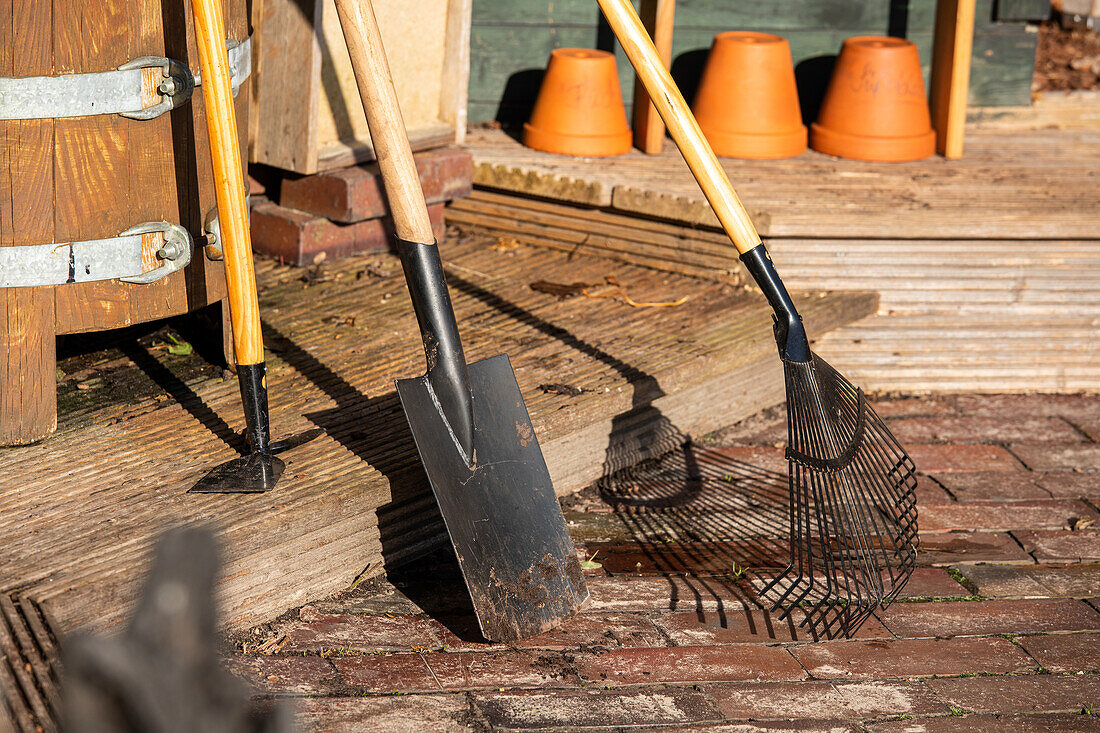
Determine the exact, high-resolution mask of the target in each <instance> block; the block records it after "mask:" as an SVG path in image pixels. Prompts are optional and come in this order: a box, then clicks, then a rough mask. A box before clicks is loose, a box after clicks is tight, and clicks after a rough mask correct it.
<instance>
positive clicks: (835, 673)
mask: <svg viewBox="0 0 1100 733" xmlns="http://www.w3.org/2000/svg"><path fill="white" fill-rule="evenodd" d="M791 653H792V654H793V655H794V656H795V658H796V659H798V661H799V662H801V663H802V665H803V666H804V667H805V668H806V669H807V670H808V671H809V672H810V675H811V676H812V677H816V678H818V679H844V678H847V677H853V678H857V677H858V678H871V679H876V678H877V679H889V678H898V677H930V676H933V675H935V676H943V675H959V674H1012V673H1017V672H1026V671H1028V670H1030V669H1033V668H1034V667H1035V665H1034V664H1033V663H1032V662H1031V660H1030V659H1029V658H1028V657H1027V655H1025V654H1024V653H1023V652H1022V651H1020V649H1018V648H1017V647H1016V646H1015V645H1014V644H1013V643H1012V642H1011V641H1009V640H1008V639H1001V638H994V639H897V640H894V641H885V640H884V641H826V642H820V643H817V644H803V645H801V646H796V647H791Z"/></svg>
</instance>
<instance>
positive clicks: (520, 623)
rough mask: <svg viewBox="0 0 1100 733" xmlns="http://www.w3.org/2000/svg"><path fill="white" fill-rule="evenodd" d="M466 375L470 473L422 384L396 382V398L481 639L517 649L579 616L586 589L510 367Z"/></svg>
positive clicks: (485, 365) (477, 368) (486, 364)
mask: <svg viewBox="0 0 1100 733" xmlns="http://www.w3.org/2000/svg"><path fill="white" fill-rule="evenodd" d="M468 369H469V375H470V391H471V393H472V395H473V417H474V420H473V422H474V451H473V461H472V462H471V464H470V465H468V464H467V462H466V460H464V457H463V455H462V453H461V451H460V449H459V448H458V445H457V444H456V443H455V441H454V439H453V438H452V436H451V432H450V428H449V427H448V425H447V422H446V420H445V419H444V418H443V416H442V414H441V413H440V412H439V408H438V407H437V404H438V403H437V401H436V400H435V397H434V395H433V394H432V392H431V391H430V389H429V386H428V381H427V379H426V378H425V377H419V378H417V379H400V380H398V381H397V393H398V395H399V396H400V397H401V404H402V406H403V407H404V408H405V415H406V417H407V418H408V420H409V427H410V428H411V429H412V434H413V439H414V440H415V441H416V447H417V450H418V451H419V453H420V458H421V460H422V462H423V464H424V468H425V470H426V471H427V474H428V479H429V481H430V482H431V486H432V491H433V492H434V494H435V498H436V501H437V502H438V503H439V508H440V511H441V512H442V514H443V520H444V522H445V523H446V526H447V532H448V534H450V537H451V544H453V545H454V548H455V552H456V553H457V555H458V563H459V566H460V567H461V569H462V575H463V577H464V578H465V580H466V587H467V588H468V589H469V591H470V598H471V600H472V601H473V606H474V610H475V611H476V612H477V618H478V623H479V624H480V626H481V632H482V634H483V635H484V636H485V638H486V639H488V640H489V641H515V640H518V639H525V638H528V637H530V636H534V635H536V634H539V633H541V632H543V631H547V630H549V629H551V628H553V627H554V626H557V625H558V624H559V623H560V622H561V621H562V620H563V619H565V618H567V617H568V616H571V615H573V614H574V613H576V612H577V611H578V610H579V609H580V607H581V605H582V604H583V603H584V602H585V601H587V600H588V589H587V587H586V585H585V582H584V577H583V574H582V573H581V567H580V563H579V562H578V560H577V554H576V550H575V549H574V546H573V541H572V540H571V539H570V537H569V531H568V529H567V528H566V526H565V518H564V517H563V516H562V513H561V507H560V506H559V504H558V501H557V498H556V497H555V496H554V487H553V485H552V484H551V481H550V472H549V471H548V470H547V468H546V461H545V460H544V459H543V457H542V450H541V449H540V448H539V444H538V440H537V439H536V438H535V431H534V428H532V426H531V418H530V416H529V415H528V414H527V407H526V406H525V405H524V403H523V396H522V395H521V394H520V391H519V385H518V384H517V383H516V377H515V373H514V372H513V371H512V364H511V362H510V361H509V360H508V357H507V356H506V355H503V354H502V355H500V356H495V357H493V358H491V359H484V360H482V361H479V362H475V363H474V364H471V365H469V367H468Z"/></svg>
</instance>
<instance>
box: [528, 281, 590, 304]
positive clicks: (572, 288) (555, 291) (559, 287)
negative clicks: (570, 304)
mask: <svg viewBox="0 0 1100 733" xmlns="http://www.w3.org/2000/svg"><path fill="white" fill-rule="evenodd" d="M590 287H592V285H591V284H589V283H582V282H575V283H554V282H550V281H549V280H536V281H535V282H533V283H531V289H532V290H534V291H535V292H536V293H547V294H548V295H554V296H556V297H557V298H558V300H565V299H566V298H573V297H575V296H577V295H580V294H581V293H583V292H584V291H585V290H586V289H587V288H590Z"/></svg>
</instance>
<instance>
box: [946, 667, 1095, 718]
mask: <svg viewBox="0 0 1100 733" xmlns="http://www.w3.org/2000/svg"><path fill="white" fill-rule="evenodd" d="M926 684H927V685H928V686H929V687H930V688H931V689H932V691H933V692H935V693H936V695H937V696H938V697H939V698H940V699H941V700H943V701H944V702H945V703H947V704H948V705H954V706H955V707H958V708H962V709H963V710H971V711H973V712H975V713H995V714H998V715H1003V714H1005V713H1057V712H1073V713H1076V712H1080V710H1081V709H1082V708H1084V707H1086V706H1087V705H1092V704H1095V701H1096V700H1100V677H1098V676H1096V675H1051V674H1038V675H1023V676H1010V677H957V678H954V679H944V680H928V682H927V683H926ZM1098 722H1100V721H1098Z"/></svg>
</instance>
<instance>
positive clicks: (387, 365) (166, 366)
mask: <svg viewBox="0 0 1100 733" xmlns="http://www.w3.org/2000/svg"><path fill="white" fill-rule="evenodd" d="M443 256H444V260H445V261H446V263H447V271H448V278H449V281H450V284H451V289H452V294H453V297H454V300H455V306H456V310H457V312H458V316H459V323H460V328H461V330H462V333H463V336H464V338H465V339H466V342H467V357H468V358H470V359H471V360H472V359H478V358H483V357H487V356H491V355H494V354H497V353H501V352H506V353H508V354H509V355H510V356H511V358H512V361H513V364H514V365H515V369H516V374H517V378H518V381H519V384H520V388H521V390H522V391H523V394H524V397H525V399H526V400H527V404H528V407H529V409H530V412H531V415H532V418H533V421H534V424H535V427H536V430H537V431H538V434H539V439H540V442H541V443H542V445H543V448H544V452H545V454H546V457H547V461H548V464H549V466H550V470H551V474H552V476H553V478H554V479H555V486H556V488H557V489H558V490H559V491H560V492H564V491H569V490H572V489H576V488H579V487H580V486H583V485H585V484H587V483H588V482H589V481H591V480H592V479H594V478H598V477H599V476H600V475H601V474H602V473H604V472H606V471H609V470H611V469H612V468H614V467H618V466H621V465H623V464H624V463H628V462H631V461H635V460H638V458H640V457H642V456H645V455H648V454H649V453H650V452H653V451H657V450H660V448H661V447H663V446H664V447H667V444H668V443H669V442H670V441H674V440H677V439H682V437H683V436H684V435H685V434H692V433H698V432H700V431H707V430H711V429H714V428H716V427H718V426H720V425H725V424H728V423H729V422H731V421H733V420H736V419H739V418H740V417H743V416H746V415H748V414H752V413H753V412H755V411H756V410H758V409H760V408H761V407H763V406H766V405H769V404H774V403H776V402H778V401H780V400H781V398H782V392H781V390H782V386H781V383H780V381H781V377H780V370H779V367H778V362H777V361H776V359H775V357H774V343H773V342H772V340H771V336H770V328H769V324H770V316H769V312H768V310H767V307H766V305H762V304H761V303H760V302H759V300H758V299H757V298H753V297H750V296H748V295H746V294H745V293H744V292H743V291H742V290H740V289H739V288H737V287H734V286H731V285H729V284H724V283H719V282H713V281H710V282H708V281H704V280H699V279H695V278H689V277H685V276H682V275H675V274H670V273H663V272H658V271H655V270H652V269H646V268H640V267H634V266H630V265H624V264H621V263H616V262H612V261H609V260H606V259H601V258H594V257H586V256H576V257H568V256H566V255H563V254H561V253H558V252H552V251H549V250H545V249H539V248H533V247H525V246H518V245H514V244H511V245H509V244H503V245H502V244H501V243H498V242H497V240H496V239H495V238H493V237H467V238H465V239H464V240H463V241H460V242H454V243H451V244H445V245H444V250H443ZM375 260H378V261H379V262H378V266H377V267H373V265H374V262H375ZM369 265H370V266H372V269H374V270H377V269H378V268H379V267H380V268H381V269H382V270H384V271H387V272H389V273H390V275H391V276H389V277H381V278H380V277H375V276H372V275H370V274H367V273H366V272H365V270H367V268H368V266H369ZM258 273H259V278H260V281H261V309H262V311H263V314H264V321H265V341H266V344H267V346H268V348H269V358H268V362H269V366H270V372H269V375H268V384H269V388H270V394H271V412H272V426H273V431H274V433H275V435H276V437H283V436H287V435H293V434H297V433H300V432H303V431H306V430H310V429H315V428H323V429H324V430H325V431H326V432H325V434H324V435H322V436H321V437H320V438H318V439H316V440H314V441H313V442H311V443H308V444H306V445H304V446H301V447H299V448H297V449H294V450H293V451H291V452H290V453H287V454H284V458H285V459H286V462H287V470H286V473H285V475H284V476H283V478H282V480H281V481H280V483H279V485H278V486H277V487H276V489H275V490H274V491H272V492H270V493H269V494H265V495H251V496H250V495H235V496H219V495H206V494H200V495H194V494H188V493H186V491H187V489H188V488H189V487H190V486H191V485H192V484H193V483H194V482H195V481H196V480H197V479H198V478H199V477H200V476H201V475H202V474H203V473H204V472H205V471H206V470H208V469H209V467H211V466H212V465H215V464H217V463H219V462H221V461H224V460H226V459H228V458H231V457H233V456H234V455H235V449H234V447H233V446H232V443H233V442H234V441H236V440H237V438H236V434H237V433H239V431H240V430H241V428H242V427H243V424H242V423H243V419H242V416H241V414H240V402H239V396H238V394H237V387H236V382H235V380H234V379H232V378H225V379H223V378H221V377H219V376H217V375H214V376H212V377H208V378H205V379H197V378H193V376H188V375H187V374H185V373H183V372H182V371H181V369H182V367H181V362H180V361H179V360H178V359H176V360H173V359H172V358H168V357H167V356H166V355H165V354H164V353H163V352H159V351H150V350H147V349H145V348H141V347H138V348H136V349H134V350H131V352H130V354H129V355H128V356H129V358H130V361H131V362H133V364H132V365H131V367H130V368H131V372H132V373H133V374H135V375H136V376H137V377H140V378H141V379H143V380H145V381H146V383H147V386H148V387H149V389H148V390H147V392H146V393H145V394H144V395H139V396H136V397H134V398H133V399H130V400H127V401H126V402H125V404H114V405H111V404H104V405H101V406H99V407H98V409H96V410H95V411H94V412H87V413H82V414H81V415H80V416H79V419H70V418H69V417H67V416H65V415H62V420H61V427H60V430H59V431H58V433H57V434H56V435H54V436H53V437H51V438H50V439H48V440H46V441H44V442H42V443H39V444H37V445H32V446H25V447H20V448H10V449H4V450H0V476H2V477H3V479H2V480H0V506H2V507H3V511H0V544H2V545H3V546H4V548H5V552H4V553H0V591H11V590H12V589H16V588H18V589H20V590H21V592H22V593H23V594H24V595H26V596H29V597H31V598H34V599H36V600H37V601H40V602H41V603H42V605H43V607H44V608H45V609H46V610H47V611H48V612H50V613H51V614H53V616H54V617H55V618H56V619H57V620H58V621H59V623H61V624H62V626H63V627H66V628H68V627H72V626H74V625H78V624H81V625H89V626H93V627H98V628H104V627H110V626H112V625H114V624H116V623H117V622H118V621H120V620H121V619H122V618H124V617H125V614H126V612H127V610H128V607H129V604H130V602H131V601H132V594H133V592H134V589H135V585H134V584H135V581H136V579H137V578H139V577H140V575H141V572H142V571H143V569H144V567H145V563H146V560H147V554H148V552H149V548H150V546H151V542H152V540H153V539H154V538H155V536H156V535H157V534H158V533H159V532H160V531H162V530H163V529H165V528H167V527H169V526H172V525H175V524H178V523H181V522H190V521H206V522H213V523H215V524H217V525H218V526H220V527H221V528H222V531H223V539H224V543H225V547H226V548H227V550H226V551H227V558H226V564H225V575H224V578H223V579H222V582H221V583H220V584H219V588H220V591H221V592H222V594H223V597H222V601H223V606H224V611H225V614H224V615H225V618H227V619H229V625H230V627H231V628H234V629H240V628H247V627H249V626H250V625H254V624H256V623H258V622H261V621H264V620H266V619H269V618H271V617H273V616H275V615H277V614H278V613H280V612H281V611H283V610H285V609H286V608H289V607H292V606H294V605H296V604H301V603H303V602H305V601H307V600H310V599H315V598H319V597H323V596H325V595H327V594H329V593H331V592H333V591H335V590H338V589H340V588H343V587H346V586H347V585H348V584H350V583H351V582H352V580H353V579H354V578H355V577H356V576H358V575H359V574H360V573H362V572H363V571H364V569H365V568H366V569H367V574H368V575H372V574H376V573H378V572H380V571H381V568H382V566H383V563H386V564H394V563H398V562H400V561H401V560H402V559H404V558H407V557H409V556H411V555H415V554H416V553H418V552H422V551H423V550H424V549H425V548H427V547H431V546H434V545H437V544H438V543H439V542H440V541H441V540H442V537H443V535H442V534H441V525H440V520H439V517H438V513H437V510H436V509H435V505H434V501H433V500H432V498H431V495H430V493H429V492H428V488H427V483H426V479H425V478H424V476H423V473H422V469H421V468H420V465H419V462H418V459H417V457H416V453H415V448H414V446H413V445H412V442H411V438H410V437H409V435H408V428H407V425H406V422H405V418H404V415H403V413H402V412H401V408H400V404H399V402H398V400H397V397H396V394H395V393H394V388H393V379H394V378H396V377H399V376H408V375H412V374H418V373H421V372H422V370H423V361H422V360H423V357H422V352H421V349H420V344H419V335H418V331H417V329H416V327H415V321H414V319H413V315H412V311H411V308H410V306H409V302H408V296H407V294H406V291H405V285H404V282H403V279H402V278H401V275H400V265H399V263H398V262H397V260H396V258H393V257H390V256H383V257H380V258H379V257H376V256H372V257H369V258H363V257H359V258H349V259H347V260H342V261H339V262H336V263H332V264H328V263H326V265H325V266H324V268H323V270H322V275H323V276H322V277H321V279H320V280H319V281H318V282H315V283H314V284H312V285H308V286H307V284H306V283H304V282H302V273H303V271H302V270H296V269H292V268H284V267H277V266H275V265H274V264H273V263H272V262H270V261H264V262H261V263H260V264H259V267H258ZM605 275H614V276H615V277H617V278H618V279H619V281H621V282H622V283H623V286H624V287H626V288H628V291H629V293H630V294H631V295H632V296H633V297H635V298H638V299H643V300H645V299H648V300H672V299H675V298H678V297H680V296H684V295H689V296H690V300H689V301H688V302H687V303H685V304H684V305H682V306H679V307H676V308H657V309H634V308H630V307H628V306H626V305H625V304H623V303H621V302H619V301H616V300H613V299H599V300H593V299H587V298H583V297H578V298H573V299H570V300H565V301H559V300H557V299H556V298H554V297H552V296H549V295H546V294H543V293H538V292H534V291H532V290H531V289H530V287H529V283H530V282H531V281H533V280H537V279H549V280H554V281H560V282H574V281H584V282H592V283H599V282H601V281H602V280H603V278H604V276H605ZM799 300H800V302H801V303H802V304H803V307H804V309H805V313H806V315H807V320H809V321H810V322H811V324H812V325H813V326H814V327H815V328H816V329H817V330H818V331H819V332H823V331H825V330H827V329H829V328H833V327H836V326H838V325H840V324H843V323H848V322H851V321H854V320H856V319H858V318H860V317H863V316H865V315H867V314H869V313H871V312H873V311H874V308H875V304H876V301H877V299H876V297H875V296H874V295H872V294H866V293H860V294H852V293H849V294H845V295H844V296H840V297H837V296H834V295H830V294H825V293H803V294H801V295H800V296H799ZM192 358H198V357H192ZM548 382H558V383H565V384H569V385H573V386H576V387H580V388H583V389H584V390H585V392H583V393H582V394H580V395H578V396H575V397H570V396H566V395H561V394H549V393H546V392H544V391H542V390H541V389H540V388H539V385H541V384H544V383H548ZM93 389H94V388H93Z"/></svg>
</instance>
